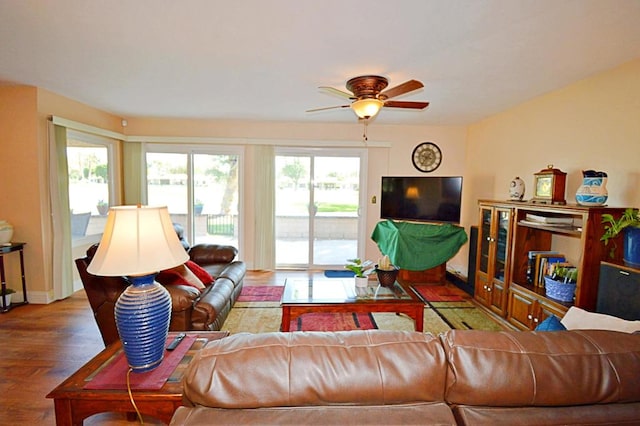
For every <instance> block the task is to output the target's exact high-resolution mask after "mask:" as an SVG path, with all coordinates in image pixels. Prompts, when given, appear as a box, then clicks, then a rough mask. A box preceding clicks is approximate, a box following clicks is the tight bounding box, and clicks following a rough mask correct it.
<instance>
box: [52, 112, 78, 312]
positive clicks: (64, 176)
mask: <svg viewBox="0 0 640 426" xmlns="http://www.w3.org/2000/svg"><path fill="white" fill-rule="evenodd" d="M48 132H49V134H48V136H49V197H50V200H49V203H50V207H51V222H52V223H51V227H52V230H53V239H52V245H53V247H52V253H53V255H52V256H53V259H52V260H53V265H52V268H53V270H52V275H53V295H54V299H55V300H60V299H64V298H66V297H69V296H70V295H71V294H72V293H73V271H72V269H71V266H72V264H73V259H72V254H71V212H70V210H69V169H68V166H67V129H66V128H65V127H63V126H57V125H55V124H53V123H49V127H48Z"/></svg>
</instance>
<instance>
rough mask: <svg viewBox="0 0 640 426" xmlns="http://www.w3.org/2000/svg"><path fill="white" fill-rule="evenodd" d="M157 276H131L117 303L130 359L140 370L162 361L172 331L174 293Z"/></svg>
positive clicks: (125, 349) (131, 365)
mask: <svg viewBox="0 0 640 426" xmlns="http://www.w3.org/2000/svg"><path fill="white" fill-rule="evenodd" d="M155 276H156V274H151V275H145V276H139V277H127V279H128V280H129V282H130V283H131V285H130V286H129V287H127V288H126V289H125V291H124V292H123V293H122V294H121V295H120V297H119V298H118V300H117V302H116V306H115V317H116V326H117V327H118V334H120V340H121V341H122V347H123V349H124V353H125V356H126V357H127V362H128V363H129V366H130V367H131V368H132V369H133V371H134V372H138V373H141V372H145V371H150V370H153V369H155V368H156V367H157V366H158V365H160V363H161V362H162V359H163V357H164V351H165V344H166V342H167V334H168V333H169V321H170V318H171V296H170V295H169V292H168V291H167V290H166V289H165V288H164V287H163V286H162V285H160V284H158V283H157V282H155V281H154V279H155Z"/></svg>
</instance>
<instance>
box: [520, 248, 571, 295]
mask: <svg viewBox="0 0 640 426" xmlns="http://www.w3.org/2000/svg"><path fill="white" fill-rule="evenodd" d="M566 262H567V260H566V258H565V257H564V255H563V254H562V253H559V252H557V251H549V250H540V251H530V252H529V255H528V263H527V283H528V284H530V285H533V286H534V287H544V276H545V275H548V273H549V267H550V266H551V265H553V264H556V263H563V264H565V263H566Z"/></svg>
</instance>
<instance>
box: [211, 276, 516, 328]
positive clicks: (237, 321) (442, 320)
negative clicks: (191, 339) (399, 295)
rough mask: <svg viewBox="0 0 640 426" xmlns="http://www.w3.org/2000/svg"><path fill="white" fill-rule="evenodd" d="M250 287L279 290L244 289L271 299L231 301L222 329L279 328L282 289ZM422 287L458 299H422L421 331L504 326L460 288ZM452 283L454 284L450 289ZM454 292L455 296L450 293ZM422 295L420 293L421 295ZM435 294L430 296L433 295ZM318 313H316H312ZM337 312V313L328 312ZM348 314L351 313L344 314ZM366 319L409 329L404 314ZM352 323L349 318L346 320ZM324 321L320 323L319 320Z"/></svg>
mask: <svg viewBox="0 0 640 426" xmlns="http://www.w3.org/2000/svg"><path fill="white" fill-rule="evenodd" d="M253 287H272V288H275V289H279V290H272V291H273V293H271V292H270V291H267V292H266V293H269V294H266V293H265V290H264V289H261V288H256V289H254V290H248V291H247V294H252V295H254V296H255V295H256V294H260V293H263V294H266V295H265V298H271V300H260V298H259V297H258V296H256V297H254V299H256V300H255V301H244V302H243V301H238V302H236V304H235V305H234V307H233V309H231V312H230V313H229V316H228V317H227V320H226V321H225V323H224V325H223V327H222V329H223V330H227V331H229V332H230V333H232V334H234V333H242V332H248V333H266V332H271V331H279V330H280V323H281V321H282V310H281V308H280V296H278V298H277V300H278V301H273V298H274V297H276V296H274V294H276V292H277V291H280V294H281V292H282V289H283V287H277V286H245V287H244V288H243V293H244V292H245V289H251V288H253ZM426 287H445V288H440V289H437V290H438V291H439V292H438V293H439V295H438V298H441V299H442V298H455V299H458V297H459V299H458V300H455V301H432V302H430V301H425V303H426V306H425V309H424V324H423V327H424V331H425V333H432V334H439V333H442V332H445V331H447V330H450V329H452V328H455V329H459V330H467V329H474V330H492V331H497V330H504V327H503V326H502V325H500V324H499V323H498V322H496V321H495V320H493V319H492V318H491V317H490V316H489V315H487V314H486V313H484V311H482V310H481V309H479V308H477V307H476V305H475V303H474V302H473V301H472V299H470V297H469V295H467V294H466V293H464V294H465V295H466V298H465V297H463V296H461V295H459V294H455V293H453V292H454V291H455V290H458V291H460V292H462V290H460V289H458V288H457V287H455V286H453V285H451V284H449V285H447V286H426ZM452 287H455V289H454V290H452ZM454 296H455V297H454ZM422 297H424V296H422ZM435 298H436V297H434V299H435ZM315 315H318V314H315ZM330 315H338V316H340V314H330ZM346 315H347V316H351V315H352V314H346ZM369 317H370V323H369V320H366V321H365V320H363V321H359V323H360V326H361V327H362V328H363V329H364V326H363V324H368V325H367V327H370V328H378V329H380V330H404V331H413V330H414V329H415V328H414V322H413V320H412V319H411V318H409V317H407V316H405V315H398V314H394V313H373V314H372V315H370V316H369ZM350 321H351V323H353V322H354V321H353V320H350ZM302 322H303V328H302V330H303V331H304V330H313V329H317V328H313V327H318V328H321V329H326V328H327V327H333V328H332V330H336V329H337V328H336V327H338V325H337V324H342V325H341V327H352V326H351V325H345V324H349V321H347V320H345V319H344V318H339V317H335V318H333V320H332V322H331V324H330V325H327V320H326V319H324V320H322V321H317V322H316V325H311V323H309V321H305V320H304V319H303V321H302ZM323 323H324V324H323ZM291 329H292V330H299V328H298V326H297V325H295V324H292V328H291ZM345 329H347V330H353V329H356V328H345Z"/></svg>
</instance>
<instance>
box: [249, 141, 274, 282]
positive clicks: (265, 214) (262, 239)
mask: <svg viewBox="0 0 640 426" xmlns="http://www.w3.org/2000/svg"><path fill="white" fill-rule="evenodd" d="M254 152H255V164H260V167H256V168H255V183H256V188H255V206H256V212H259V214H256V215H255V251H256V252H255V254H254V259H255V264H254V266H255V268H256V269H266V270H272V269H275V267H276V241H275V182H276V178H275V168H276V164H275V150H274V148H273V146H271V145H256V146H255V148H254Z"/></svg>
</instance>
